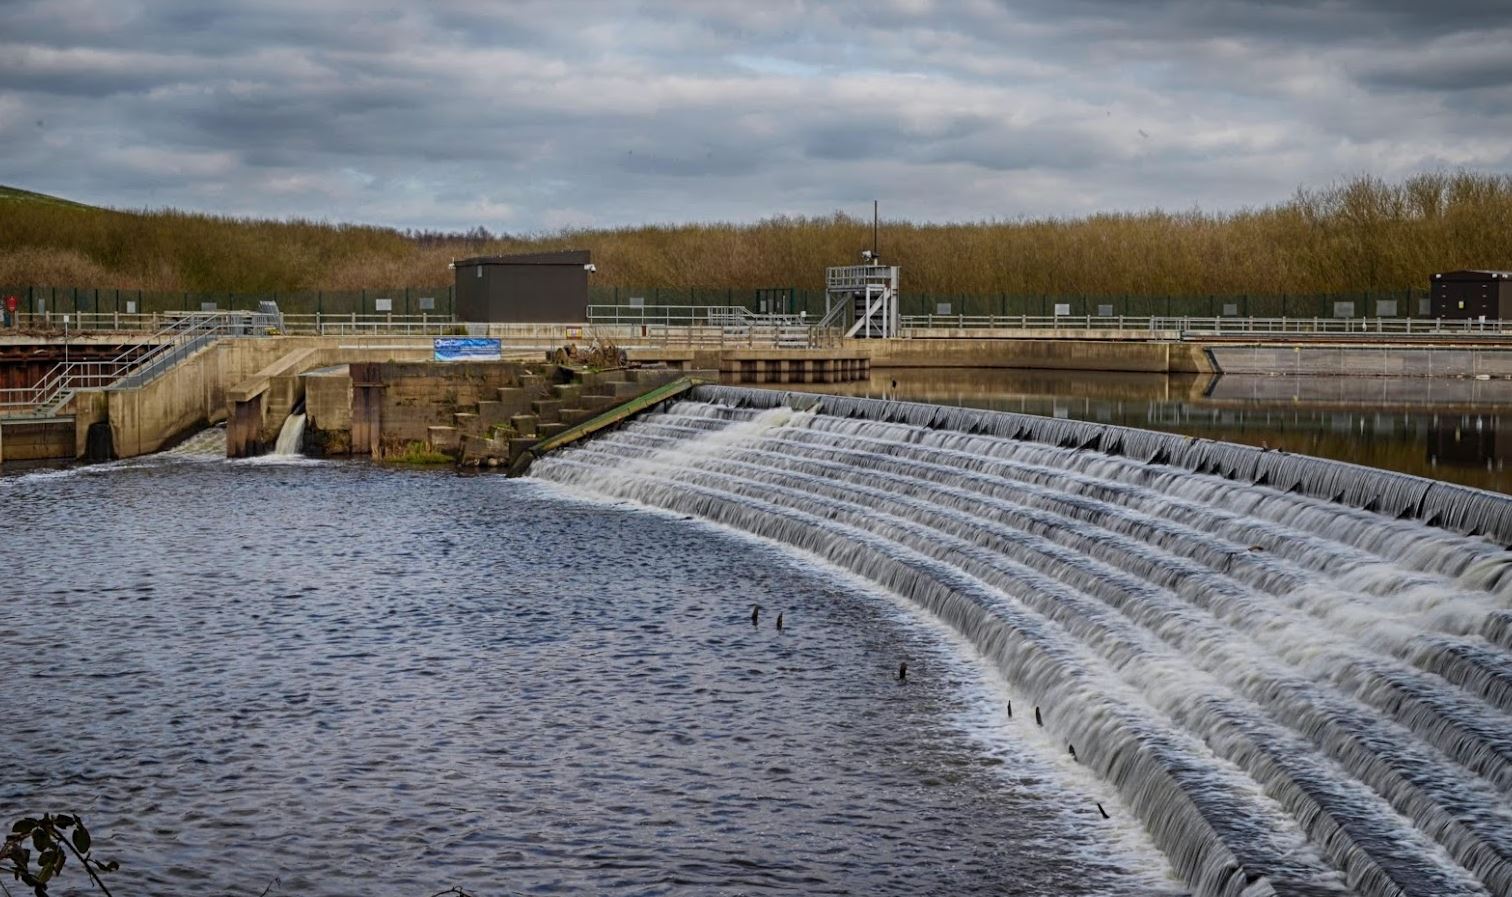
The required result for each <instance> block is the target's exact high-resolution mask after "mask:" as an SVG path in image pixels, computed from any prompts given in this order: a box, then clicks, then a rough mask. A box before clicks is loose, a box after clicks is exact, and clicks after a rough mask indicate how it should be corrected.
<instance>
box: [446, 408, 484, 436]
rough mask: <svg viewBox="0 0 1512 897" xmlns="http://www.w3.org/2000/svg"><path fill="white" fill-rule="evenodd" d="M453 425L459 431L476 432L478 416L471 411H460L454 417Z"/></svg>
mask: <svg viewBox="0 0 1512 897" xmlns="http://www.w3.org/2000/svg"><path fill="white" fill-rule="evenodd" d="M452 424H453V425H455V426H456V428H457V429H458V430H462V431H464V432H469V433H470V432H475V431H476V430H477V428H478V415H476V414H474V413H473V412H471V411H458V412H456V413H454V414H453V415H452Z"/></svg>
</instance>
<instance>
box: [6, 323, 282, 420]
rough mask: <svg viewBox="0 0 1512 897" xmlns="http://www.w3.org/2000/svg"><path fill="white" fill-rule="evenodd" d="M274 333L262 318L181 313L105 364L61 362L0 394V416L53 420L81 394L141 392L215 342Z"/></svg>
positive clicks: (276, 325)
mask: <svg viewBox="0 0 1512 897" xmlns="http://www.w3.org/2000/svg"><path fill="white" fill-rule="evenodd" d="M277 327H278V315H277V314H269V313H266V312H210V313H186V314H184V316H183V317H180V318H177V319H175V320H174V321H173V322H172V323H170V324H168V325H167V326H165V327H163V328H162V329H161V330H158V331H157V332H156V333H154V334H152V335H151V336H149V337H147V338H146V339H145V340H143V341H142V342H140V343H137V344H135V345H132V346H128V347H127V348H125V349H123V350H122V351H121V352H120V354H118V355H116V356H115V357H114V358H111V359H108V360H105V361H62V362H59V363H57V364H56V365H54V366H53V368H52V369H51V370H49V371H48V372H47V373H46V374H45V375H44V376H43V377H42V379H41V380H40V381H38V382H37V383H36V384H35V385H33V386H29V387H23V388H21V389H0V416H5V417H53V416H56V415H57V414H58V413H59V412H60V411H61V410H62V409H63V408H64V407H65V406H66V405H67V404H68V401H69V399H72V398H73V396H74V393H75V392H77V391H79V390H81V389H104V388H107V387H132V386H141V385H142V384H144V383H147V382H148V381H150V380H152V379H153V378H154V377H156V376H158V375H159V374H162V373H163V372H165V371H167V370H169V369H170V368H172V367H173V366H174V365H176V364H178V363H179V362H180V361H183V360H184V359H185V358H188V357H189V356H191V355H193V354H194V353H196V352H198V351H199V350H201V349H203V348H205V347H206V346H209V345H210V344H211V343H214V342H215V341H217V340H221V339H227V338H235V337H253V336H265V335H267V334H268V333H269V331H270V330H275V329H277Z"/></svg>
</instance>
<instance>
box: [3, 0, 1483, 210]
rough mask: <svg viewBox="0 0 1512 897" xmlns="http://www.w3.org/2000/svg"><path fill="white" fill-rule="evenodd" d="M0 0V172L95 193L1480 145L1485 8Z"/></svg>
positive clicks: (632, 192) (556, 195) (669, 195)
mask: <svg viewBox="0 0 1512 897" xmlns="http://www.w3.org/2000/svg"><path fill="white" fill-rule="evenodd" d="M0 15H3V16H4V21H5V23H6V28H5V31H4V35H3V37H0V42H4V43H5V44H7V45H8V46H7V48H6V52H5V53H4V54H3V55H4V57H5V58H8V59H10V61H11V64H9V65H0V153H3V158H4V160H5V162H4V166H3V170H0V181H4V182H7V183H12V182H13V183H16V184H17V185H19V186H24V187H30V188H33V189H42V190H49V191H52V192H58V193H62V194H65V195H69V196H73V197H75V198H78V199H81V200H84V201H89V202H99V203H104V204H111V205H118V206H125V207H140V206H144V205H178V206H183V207H188V208H194V209H203V210H208V211H226V212H235V213H245V214H271V215H303V216H313V217H324V218H330V219H346V220H363V221H376V222H379V223H387V224H394V225H398V226H432V227H435V226H439V227H467V226H471V225H475V224H486V225H488V226H489V227H490V228H494V229H503V230H511V231H521V230H533V229H537V228H540V227H543V226H546V225H547V223H548V222H552V221H578V220H582V217H583V216H584V215H586V216H589V217H591V219H592V220H593V221H595V222H597V223H601V224H630V223H636V222H638V221H643V220H651V221H675V220H698V219H732V218H733V219H751V218H757V217H762V216H766V215H770V214H777V213H795V214H824V213H827V212H829V211H832V210H834V209H836V208H841V207H851V206H855V205H858V204H862V203H864V202H865V200H866V199H869V198H871V197H873V196H879V195H880V196H882V197H884V199H885V200H886V201H887V202H888V203H889V205H891V206H893V209H894V214H899V215H908V216H910V217H916V218H924V219H934V220H943V219H961V218H983V217H1013V216H1016V215H1020V214H1034V215H1042V214H1051V215H1053V214H1073V213H1081V212H1086V211H1092V210H1097V209H1105V208H1131V207H1135V208H1137V207H1147V206H1152V205H1160V206H1164V207H1167V208H1187V207H1190V206H1192V205H1201V206H1203V207H1206V208H1232V207H1236V206H1241V205H1246V204H1253V203H1258V202H1265V201H1272V200H1276V199H1280V198H1283V197H1285V196H1287V195H1289V194H1290V193H1291V192H1292V191H1293V190H1294V189H1295V188H1296V187H1297V186H1298V185H1299V184H1302V183H1312V184H1317V183H1321V182H1327V181H1330V180H1333V179H1335V178H1338V177H1340V176H1346V175H1352V174H1357V173H1360V172H1361V171H1366V170H1368V171H1372V172H1374V173H1377V174H1381V175H1383V176H1386V177H1394V176H1400V175H1402V174H1406V173H1409V172H1410V171H1412V170H1413V169H1414V168H1415V167H1420V166H1423V165H1442V166H1448V167H1453V166H1460V165H1465V166H1472V167H1475V166H1479V167H1490V168H1495V169H1498V170H1505V169H1506V167H1507V166H1508V165H1509V164H1512V160H1509V156H1508V151H1507V150H1506V149H1505V141H1504V140H1503V139H1502V135H1504V134H1505V133H1507V132H1508V130H1509V129H1512V104H1509V103H1507V102H1505V99H1506V97H1505V93H1504V91H1505V90H1506V89H1507V86H1508V85H1509V83H1512V68H1509V65H1508V63H1506V61H1505V58H1504V57H1505V54H1504V53H1501V52H1499V48H1500V47H1501V46H1503V45H1504V44H1505V37H1504V36H1502V37H1498V34H1497V33H1496V32H1495V29H1496V28H1497V27H1501V28H1503V29H1505V28H1506V27H1507V26H1508V25H1509V24H1512V14H1509V12H1508V11H1507V10H1506V9H1505V3H1504V2H1499V0H1498V2H1480V0H1444V2H1438V3H1434V4H1431V5H1427V4H1419V3H1416V2H1409V0H1329V2H1322V0H1317V2H1313V0H1307V2H1304V0H1279V2H1278V0H1267V2H1260V0H1253V2H1241V0H1146V2H1140V0H1014V2H1006V0H1005V2H1001V3H998V4H996V5H993V4H989V3H972V4H965V3H947V2H933V3H929V2H905V0H867V2H861V0H844V2H830V3H825V2H800V0H774V2H771V3H751V2H749V0H710V2H707V3H700V4H698V5H697V6H696V7H694V6H690V5H689V4H685V3H679V2H673V0H664V2H646V3H642V4H637V5H636V6H635V7H633V8H628V7H626V5H625V4H622V3H616V2H611V0H566V2H564V0H522V2H519V3H509V4H500V3H493V2H485V0H438V2H434V3H428V4H414V3H398V2H391V3H373V2H369V0H328V2H320V3H311V2H308V0H298V2H296V0H262V2H252V0H228V2H225V3H217V4H205V3H202V2H191V0H154V2H152V3H136V2H128V0H27V2H4V0H0ZM1500 34H1501V35H1505V34H1506V32H1505V31H1502V32H1500ZM36 119H43V120H45V121H46V126H45V127H43V128H38V127H36V126H35V125H34V124H28V123H32V122H34V121H35V120H36ZM17 123H22V124H24V125H26V126H25V127H23V128H18V127H17V126H16V125H17ZM1141 131H1143V132H1144V134H1146V135H1148V136H1141V134H1140V132H1141ZM1446 135H1453V137H1452V140H1451V139H1450V138H1449V137H1448V136H1446ZM479 215H485V216H493V217H491V218H485V220H478V216H479Z"/></svg>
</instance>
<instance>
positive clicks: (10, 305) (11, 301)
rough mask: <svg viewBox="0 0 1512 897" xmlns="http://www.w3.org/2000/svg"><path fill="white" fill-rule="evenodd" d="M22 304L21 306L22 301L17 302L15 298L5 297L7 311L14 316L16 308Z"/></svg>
mask: <svg viewBox="0 0 1512 897" xmlns="http://www.w3.org/2000/svg"><path fill="white" fill-rule="evenodd" d="M20 304H21V303H20V301H19V300H17V299H16V297H15V296H6V297H5V310H6V311H8V312H11V313H12V314H14V313H15V311H16V307H17V306H18V305H20Z"/></svg>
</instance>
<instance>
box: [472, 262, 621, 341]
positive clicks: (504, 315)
mask: <svg viewBox="0 0 1512 897" xmlns="http://www.w3.org/2000/svg"><path fill="white" fill-rule="evenodd" d="M592 271H593V263H592V261H591V260H590V255H589V252H588V250H586V249H575V250H571V251H567V252H530V253H522V254H519V255H485V256H479V257H477V258H470V259H461V260H460V261H455V262H452V272H453V274H454V275H455V276H456V286H457V289H456V312H457V320H459V321H479V322H482V321H487V322H515V323H568V324H573V323H579V322H585V321H587V320H588V275H589V274H590V273H591V272H592Z"/></svg>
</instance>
